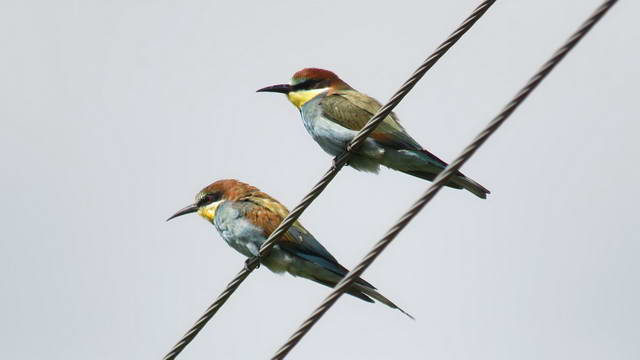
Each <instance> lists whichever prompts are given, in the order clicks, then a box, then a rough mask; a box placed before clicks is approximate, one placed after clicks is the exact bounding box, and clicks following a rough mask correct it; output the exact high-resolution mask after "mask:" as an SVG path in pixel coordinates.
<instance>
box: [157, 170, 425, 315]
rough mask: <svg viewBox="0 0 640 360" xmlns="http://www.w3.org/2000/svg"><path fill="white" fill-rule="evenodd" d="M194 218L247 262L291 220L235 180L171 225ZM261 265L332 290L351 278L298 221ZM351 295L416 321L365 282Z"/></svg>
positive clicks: (200, 197)
mask: <svg viewBox="0 0 640 360" xmlns="http://www.w3.org/2000/svg"><path fill="white" fill-rule="evenodd" d="M194 212H197V213H198V214H199V215H200V216H202V217H203V218H204V219H206V220H207V221H209V222H211V223H212V224H213V225H214V226H215V227H216V229H217V230H218V233H220V236H222V238H223V239H224V240H225V241H226V242H227V244H229V246H231V247H232V248H234V249H236V250H237V251H238V252H240V253H241V254H243V255H244V256H247V257H253V256H257V255H258V253H259V251H260V247H261V246H262V244H263V243H264V242H265V241H266V240H267V238H268V237H269V235H271V233H272V232H273V231H274V230H275V229H276V228H277V227H278V225H280V223H281V222H282V220H283V219H284V218H285V217H286V216H287V214H289V210H287V208H286V207H284V205H282V204H280V203H279V202H278V200H276V199H274V198H272V197H271V196H269V195H267V194H265V193H263V192H262V191H260V190H259V189H257V188H255V187H253V186H251V185H248V184H245V183H243V182H240V181H238V180H233V179H230V180H218V181H216V182H214V183H212V184H211V185H209V186H207V187H205V188H204V189H202V191H200V192H199V193H198V194H197V195H196V200H195V202H194V203H193V204H192V205H189V206H187V207H185V208H183V209H181V210H180V211H178V212H177V213H175V214H173V215H172V216H171V217H170V218H169V219H167V221H169V220H171V219H173V218H175V217H178V216H181V215H185V214H189V213H194ZM260 262H261V263H262V264H264V265H265V266H266V267H267V268H269V270H271V271H273V272H276V273H282V272H285V271H286V272H288V273H289V274H291V275H293V276H301V277H304V278H307V279H309V280H312V281H315V282H317V283H320V284H322V285H326V286H329V287H334V286H335V285H336V284H337V283H338V282H339V281H340V280H341V279H342V278H343V277H344V276H345V275H346V274H347V273H348V272H349V271H348V270H347V269H346V268H345V267H344V266H342V265H340V263H338V260H336V258H334V257H333V255H331V254H330V253H329V252H328V251H327V249H325V248H324V246H322V245H321V244H320V243H319V242H318V240H316V239H315V238H314V237H313V235H311V233H310V232H309V231H308V230H307V229H305V228H304V227H302V225H301V224H300V223H299V222H297V221H296V222H295V223H294V224H293V225H292V226H291V227H290V228H289V230H288V231H287V232H286V234H284V235H283V236H282V237H281V238H280V240H279V242H278V243H277V244H276V245H275V246H274V247H273V249H272V250H271V252H270V253H269V254H268V255H267V256H265V257H262V258H260ZM347 293H348V294H350V295H353V296H355V297H357V298H360V299H362V300H364V301H367V302H374V301H373V299H376V300H378V301H380V302H381V303H383V304H385V305H387V306H389V307H391V308H393V309H398V310H400V311H402V312H403V313H404V314H406V315H407V316H409V317H411V318H413V317H412V316H411V315H409V314H408V313H406V312H405V311H404V310H402V309H400V308H399V307H398V306H397V305H396V304H394V303H393V302H391V300H389V299H387V298H386V297H384V296H383V295H382V294H380V293H379V292H378V291H376V288H375V287H373V285H371V284H369V283H368V282H366V281H364V280H363V279H358V280H357V281H356V282H355V283H353V285H352V286H351V288H350V289H349V290H347ZM372 298H373V299H372Z"/></svg>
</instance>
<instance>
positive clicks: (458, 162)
mask: <svg viewBox="0 0 640 360" xmlns="http://www.w3.org/2000/svg"><path fill="white" fill-rule="evenodd" d="M616 2H617V0H609V1H605V2H604V3H603V4H602V5H601V6H600V7H599V8H598V9H597V10H596V11H595V12H594V13H593V14H592V15H591V16H590V17H589V18H588V19H587V20H586V21H585V22H584V23H583V24H582V25H581V26H580V28H579V29H578V30H577V31H576V32H575V33H574V34H573V35H572V36H571V37H570V38H569V39H568V40H567V41H566V42H565V43H564V45H562V47H561V48H560V49H558V50H557V51H556V52H555V53H554V54H553V56H552V57H551V59H549V60H548V61H547V62H546V63H545V64H544V65H543V66H542V68H540V70H539V71H538V72H537V73H536V74H535V75H534V76H533V77H532V78H531V79H530V80H529V81H528V82H527V84H526V85H525V86H524V87H523V88H522V89H521V90H520V91H519V92H518V93H517V94H516V96H515V97H514V98H513V99H512V100H511V101H510V102H509V103H508V104H507V106H505V107H504V109H503V110H502V111H501V112H500V114H498V116H496V117H495V118H494V119H493V120H491V122H489V124H488V125H487V127H486V128H485V129H484V130H483V131H482V132H481V133H480V134H479V135H478V136H476V138H475V139H474V140H473V141H472V142H471V144H470V145H469V146H467V147H466V148H465V149H464V150H463V151H462V153H461V154H460V155H459V156H458V157H457V158H456V159H455V160H454V161H453V162H452V163H451V164H449V166H447V167H446V168H445V170H444V171H442V172H441V173H440V174H439V175H438V176H437V177H436V178H435V179H434V181H433V184H431V186H429V188H428V189H427V191H426V192H425V193H424V194H423V195H422V197H420V199H418V200H417V201H416V202H415V203H414V204H413V206H411V208H410V209H409V210H408V211H407V212H406V213H405V214H404V215H403V216H402V217H401V218H400V220H398V221H397V222H396V224H395V225H393V226H392V227H391V229H390V230H389V231H388V232H387V233H386V234H385V235H384V237H383V238H382V240H380V241H378V243H377V244H376V245H375V246H374V247H373V249H372V250H371V251H370V252H369V253H368V254H367V255H366V256H365V257H364V258H363V259H362V261H361V262H360V263H359V264H358V265H357V266H356V267H355V268H354V269H353V270H351V271H350V272H349V273H348V274H347V275H346V276H345V277H344V278H343V279H342V280H341V281H340V282H339V283H338V284H337V285H336V286H335V288H334V290H333V291H332V292H331V294H329V296H327V297H326V298H325V299H324V301H322V303H321V304H320V306H318V308H317V309H316V310H315V311H314V312H313V313H312V314H311V316H309V318H307V320H305V321H304V322H303V323H302V325H300V327H299V328H298V329H297V330H296V331H295V332H294V333H293V335H292V336H291V337H290V338H289V340H287V342H286V343H285V344H284V345H283V346H282V347H281V348H280V349H279V350H278V351H277V352H276V354H275V355H274V356H273V357H272V360H281V359H284V358H285V357H286V356H287V354H288V353H289V352H290V351H291V350H292V349H293V348H294V347H295V346H296V344H298V342H299V341H300V340H301V339H302V338H303V337H304V335H305V334H306V333H307V332H308V331H309V330H310V329H311V328H312V327H313V325H315V323H316V322H318V320H319V319H320V318H321V317H322V315H324V313H325V312H327V310H329V309H330V308H331V306H333V304H334V303H335V302H336V301H337V300H338V298H339V297H340V296H341V295H342V294H344V292H345V291H346V290H347V289H348V288H349V287H350V286H351V284H352V283H353V282H354V281H356V280H357V279H358V278H359V277H360V275H362V273H363V272H364V271H365V270H366V269H367V268H368V267H369V265H371V263H373V261H374V260H375V259H376V258H377V257H378V255H380V254H381V253H382V251H384V249H385V248H386V247H387V246H388V245H389V244H390V243H391V241H393V239H395V237H396V236H397V235H398V233H400V231H402V229H404V228H405V226H407V224H408V223H409V222H410V221H411V220H412V219H413V218H414V217H415V216H416V215H417V214H418V213H419V212H420V210H422V208H424V206H425V205H426V204H427V203H429V201H430V200H431V199H432V198H433V197H434V196H435V195H436V194H437V193H438V191H440V189H441V188H442V186H443V185H444V184H445V183H446V182H447V181H448V179H449V178H450V177H451V176H452V175H453V174H455V173H456V171H458V170H459V169H460V167H462V165H464V163H465V162H467V160H469V158H471V156H473V154H474V153H475V152H476V150H478V148H480V146H482V144H483V143H484V142H485V141H486V140H487V139H488V138H489V137H490V136H491V135H492V134H493V133H494V132H495V131H496V130H497V129H498V128H499V127H500V125H502V123H504V121H505V120H507V119H508V118H509V116H510V115H511V114H512V113H513V112H514V111H515V110H516V109H517V108H518V106H520V104H522V102H523V101H524V100H525V99H526V98H527V97H528V96H529V94H531V92H532V91H533V90H534V89H535V88H536V87H537V86H538V85H539V84H540V82H541V81H542V80H543V79H544V78H545V77H546V76H547V75H548V74H549V72H551V70H553V68H554V67H555V66H556V65H557V64H558V63H559V62H560V61H561V60H562V59H563V58H564V57H565V55H567V53H568V52H569V51H570V50H571V49H572V48H573V47H574V46H575V45H576V44H577V43H578V42H579V41H580V40H581V39H582V38H583V37H584V36H585V35H586V34H587V32H589V30H591V28H592V27H593V26H594V25H595V24H596V23H597V22H598V20H600V19H601V18H602V16H604V14H605V13H606V12H607V11H608V10H609V9H610V8H611V7H612V6H613V5H614V4H615V3H616Z"/></svg>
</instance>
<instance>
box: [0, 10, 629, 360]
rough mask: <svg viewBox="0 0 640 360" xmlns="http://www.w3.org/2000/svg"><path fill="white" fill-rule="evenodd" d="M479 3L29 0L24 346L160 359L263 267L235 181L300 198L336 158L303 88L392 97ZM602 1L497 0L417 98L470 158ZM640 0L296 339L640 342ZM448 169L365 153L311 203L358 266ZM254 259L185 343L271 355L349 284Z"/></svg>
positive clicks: (597, 31) (7, 191)
mask: <svg viewBox="0 0 640 360" xmlns="http://www.w3.org/2000/svg"><path fill="white" fill-rule="evenodd" d="M478 3H479V1H470V0H468V1H416V2H402V1H393V2H387V3H377V4H375V3H373V2H371V1H358V2H353V1H335V2H334V1H323V2H313V1H305V2H303V1H286V2H285V1H268V2H266V1H265V2H253V3H250V2H240V1H233V2H229V1H227V2H221V1H188V2H185V1H180V2H179V1H109V2H105V1H56V2H52V1H23V0H20V1H8V0H5V1H3V2H2V11H0V43H1V44H2V56H1V57H0V79H1V81H0V96H1V98H2V106H0V119H1V124H2V130H1V131H0V158H1V161H2V168H3V171H2V177H1V178H0V182H1V185H2V189H3V191H2V204H1V205H0V219H2V220H1V221H2V227H1V230H0V238H1V240H0V274H1V275H0V279H1V282H2V283H1V289H2V290H1V291H2V296H1V297H0V308H1V309H2V310H1V316H2V321H1V322H0V338H1V339H2V340H1V343H2V354H3V357H5V358H10V359H44V358H47V359H159V358H161V357H162V356H163V355H164V353H166V351H168V350H169V349H170V348H171V347H172V346H173V345H174V343H175V342H176V341H177V340H178V339H179V338H180V337H181V336H182V335H183V333H184V332H185V331H186V330H187V329H188V328H189V327H190V326H191V325H192V324H193V322H194V321H195V320H196V319H197V318H198V317H199V316H200V315H201V314H202V312H203V311H204V310H205V308H206V307H207V306H208V305H209V304H210V303H211V302H212V301H213V299H214V298H215V297H216V296H217V295H218V294H219V292H220V291H221V290H222V289H223V288H224V286H225V285H226V284H227V282H228V281H229V280H231V278H232V277H233V276H234V275H235V274H236V273H237V271H239V270H240V268H241V267H242V265H243V261H244V259H243V257H242V256H241V255H239V254H237V253H236V252H234V251H233V250H232V249H231V248H229V247H228V246H227V245H226V244H225V243H224V242H223V241H222V240H221V238H220V237H219V236H218V234H217V233H216V231H215V229H214V228H213V227H212V226H211V225H210V224H207V223H206V222H204V221H202V219H200V218H198V217H197V216H191V217H183V218H180V219H177V220H175V221H172V222H170V223H165V222H164V220H165V219H166V218H167V217H168V216H169V215H171V214H173V213H174V212H175V211H176V210H178V209H180V208H181V207H183V206H185V205H187V204H189V203H191V201H192V199H193V196H194V195H195V194H196V193H197V192H198V191H199V190H200V189H201V188H202V187H204V186H205V185H207V184H209V183H210V182H212V181H214V180H216V179H222V178H238V179H241V180H243V181H246V182H249V183H251V184H253V185H256V186H258V187H260V188H261V189H262V190H264V191H266V192H268V193H269V194H271V195H273V196H274V197H276V198H278V199H279V200H280V201H282V202H283V203H284V204H286V205H288V206H289V207H293V206H294V205H295V204H296V203H297V202H298V201H299V200H300V199H301V198H302V196H303V195H304V194H305V193H306V192H307V191H308V190H309V189H310V188H311V186H312V184H314V183H315V182H316V181H317V180H318V179H319V178H320V176H321V175H322V174H323V172H324V171H325V170H326V169H327V168H328V167H329V165H330V157H329V156H328V155H326V154H325V153H324V152H322V151H321V149H320V148H319V147H318V146H317V144H315V143H314V142H313V141H312V140H311V138H310V137H309V136H308V135H307V133H306V132H305V130H304V128H303V126H302V123H301V121H300V119H299V114H298V113H297V111H296V110H295V109H294V108H293V107H292V106H291V104H289V103H288V102H287V100H286V99H285V98H284V96H282V95H276V94H256V93H255V90H256V89H258V88H260V87H263V86H266V85H272V84H276V83H282V82H287V81H288V79H289V78H290V76H291V74H293V72H295V71H296V70H299V69H301V68H303V67H308V66H317V67H324V68H328V69H332V70H334V71H336V72H337V73H338V74H339V75H341V77H342V78H343V79H345V80H346V81H347V82H348V83H350V84H351V85H352V86H353V87H355V88H357V89H360V90H362V91H365V92H366V93H368V94H370V95H372V96H374V97H377V98H378V99H379V100H380V101H383V102H384V101H386V100H387V99H388V98H389V96H391V94H392V93H393V92H394V91H395V90H396V89H397V88H398V87H399V86H400V84H401V83H402V82H403V81H404V80H405V79H406V78H407V77H408V76H409V74H410V73H411V72H412V71H413V70H414V69H415V68H416V67H417V66H418V65H419V64H420V62H421V61H422V60H423V59H424V58H425V57H426V56H428V55H429V54H430V53H431V51H432V50H433V49H435V48H436V47H437V45H438V44H440V42H442V41H443V40H444V39H445V38H446V37H447V36H448V35H449V33H450V32H451V31H452V30H453V29H454V28H455V27H456V26H458V25H459V24H460V22H461V21H462V20H463V19H464V18H465V17H466V16H468V14H470V13H471V11H472V10H473V9H474V8H475V6H476V5H477V4H478ZM599 3H600V1H596V0H589V1H551V0H545V1H535V2H534V1H499V2H498V3H497V4H496V5H495V6H494V7H493V8H492V9H490V10H489V12H488V13H487V14H486V15H485V16H484V18H482V19H481V20H480V21H479V22H478V24H477V25H476V26H475V27H474V28H472V29H471V31H470V32H469V33H468V34H467V35H465V36H464V38H463V39H462V40H461V41H460V42H459V43H458V45H456V46H455V47H454V48H453V49H452V50H451V51H450V52H449V53H448V54H447V55H446V56H445V57H444V58H443V59H442V60H441V61H440V62H439V63H438V64H437V65H436V66H435V67H434V68H433V69H432V70H431V71H430V72H429V74H428V75H427V76H426V77H425V78H424V79H423V80H422V82H420V83H419V84H418V86H417V87H416V88H415V89H414V90H413V92H412V93H411V94H410V95H409V96H407V97H406V99H405V100H404V101H403V102H402V103H401V104H400V105H399V106H398V107H397V109H396V112H397V114H398V115H399V117H400V118H401V120H403V123H404V124H405V126H406V127H407V128H408V130H409V131H410V132H411V134H412V135H413V136H414V137H415V138H416V139H417V140H418V141H420V142H421V143H422V144H423V145H424V146H425V147H426V148H428V149H430V150H431V151H433V152H434V153H436V154H438V155H439V156H440V157H442V158H444V159H446V160H451V159H453V157H454V156H456V155H457V154H458V152H459V151H460V150H461V149H462V147H463V146H465V145H466V144H467V143H468V142H469V141H470V140H471V139H472V137H473V136H474V135H476V133H477V132H478V131H479V130H480V129H481V128H482V127H483V126H484V125H485V124H486V123H487V122H488V121H489V120H490V119H491V118H492V117H493V116H494V115H495V114H497V113H498V111H499V110H500V109H501V108H502V106H504V105H505V104H506V103H507V101H508V100H509V99H510V97H511V96H513V95H514V94H515V92H516V91H517V90H518V89H519V88H520V87H521V86H523V85H524V83H525V82H526V80H527V79H528V78H529V77H530V76H531V75H532V74H533V73H534V71H535V70H537V69H538V67H539V66H540V65H541V64H542V63H543V62H544V61H545V60H546V59H547V58H548V57H549V56H550V55H551V53H552V52H553V51H554V50H555V49H556V48H557V47H558V46H559V45H560V44H561V43H562V42H563V41H564V40H565V39H566V38H567V37H568V36H569V35H570V33H571V32H573V31H574V30H575V29H576V28H577V27H578V26H579V24H580V23H581V22H582V21H583V20H584V19H586V18H587V16H588V15H589V14H591V12H592V11H593V10H594V9H595V8H596V7H597V6H598V5H599ZM638 12H640V5H639V4H638V3H637V2H634V1H621V2H620V4H619V5H617V6H616V7H614V8H613V9H612V10H611V12H610V13H609V14H608V15H607V16H606V17H605V18H604V19H603V21H602V22H601V23H599V24H598V25H597V26H596V27H595V28H594V30H593V31H592V32H591V33H590V34H589V35H588V36H587V37H586V38H585V39H584V41H583V42H582V43H580V44H579V45H578V47H577V48H576V49H575V51H574V52H572V53H571V54H569V56H568V58H566V60H565V61H564V62H563V63H561V64H560V66H559V67H558V68H557V69H556V70H555V71H554V72H553V73H552V74H551V75H550V76H549V78H548V79H547V80H546V81H545V82H544V83H543V84H542V85H541V86H540V87H539V88H538V90H536V91H535V92H534V94H533V95H532V96H531V97H530V98H529V99H528V100H527V101H526V102H525V103H524V105H523V106H522V107H521V108H520V109H518V111H517V112H516V113H515V114H514V115H513V117H512V118H511V119H510V120H509V122H507V123H506V125H505V126H504V127H503V128H501V129H500V130H499V132H498V133H497V134H496V135H495V137H493V138H491V139H490V140H489V141H488V143H487V144H486V146H484V147H483V148H482V149H481V150H480V151H479V152H478V153H477V154H476V156H475V157H474V158H473V159H472V160H471V161H470V162H469V163H468V164H467V165H466V166H465V168H464V169H463V170H464V172H465V173H466V174H468V175H469V176H471V177H473V178H475V179H476V180H478V181H479V182H480V183H482V184H483V185H485V186H487V187H488V188H489V189H491V190H492V194H491V195H490V197H489V199H488V200H485V201H483V200H479V199H477V198H475V197H474V196H472V195H471V194H469V193H466V192H462V191H456V190H451V189H446V190H443V191H442V192H441V193H440V195H438V196H437V197H436V198H435V199H434V201H433V202H432V204H430V205H429V206H428V207H427V208H426V209H425V210H424V211H423V212H422V213H421V214H420V215H419V217H417V218H416V220H415V221H414V222H413V223H412V224H411V225H410V226H409V227H408V228H407V229H406V231H404V232H403V233H402V234H401V235H400V236H399V237H398V238H397V240H396V242H395V243H393V244H392V245H391V246H390V247H389V248H388V250H387V251H386V252H385V253H384V254H383V255H382V256H381V257H380V258H379V260H378V261H377V262H376V263H374V265H373V266H372V267H371V268H370V270H368V271H367V272H366V274H365V278H366V279H368V280H369V281H371V282H373V283H374V284H375V285H376V286H378V287H379V288H380V290H381V291H382V292H383V293H384V294H386V295H387V296H388V297H390V298H391V299H393V300H394V301H396V302H397V303H398V304H399V305H401V306H402V307H404V308H405V309H407V310H408V311H409V312H411V313H412V314H413V315H415V317H416V318H417V320H416V321H411V320H409V319H407V318H406V317H405V316H403V315H402V314H401V313H399V312H397V311H393V310H390V309H388V308H386V307H385V306H383V305H380V304H375V305H371V304H367V303H363V302H361V301H359V300H357V299H354V298H351V297H344V298H342V299H341V300H340V301H339V302H338V303H337V304H336V306H335V307H334V308H333V309H332V310H331V311H330V312H329V313H328V314H327V315H326V316H325V317H324V318H323V319H322V320H321V321H320V323H319V324H318V325H317V326H316V327H315V328H314V329H313V330H312V331H311V333H309V335H308V336H307V337H306V338H305V339H304V340H303V341H302V343H300V345H299V347H297V348H296V349H295V350H294V351H293V352H292V353H291V358H293V359H390V358H403V359H521V360H522V359H638V358H640V336H639V335H640V331H639V329H638V323H640V310H639V309H638V304H639V303H640V291H639V290H638V284H640V276H639V274H640V264H639V262H638V255H639V254H640V244H639V238H638V225H639V220H638V209H637V201H638V199H639V196H640V190H638V189H639V185H638V184H639V183H640V170H638V166H637V164H638V158H639V155H640V145H638V141H637V139H638V132H639V130H640V126H639V125H638V119H639V117H638V114H639V111H638V106H637V104H638V90H637V84H638V82H639V81H640V72H639V70H638V59H639V55H640V51H639V48H638V44H639V41H640V28H638V26H637V14H638ZM427 186H428V183H426V182H424V181H422V180H420V179H416V178H412V177H409V176H407V175H404V174H400V173H396V172H393V171H389V170H384V171H382V172H381V174H380V175H379V176H374V175H370V174H366V173H358V172H356V171H354V170H353V169H350V168H345V169H344V170H343V171H342V172H341V173H340V174H339V175H338V177H337V178H336V179H335V181H334V182H333V183H332V184H331V185H330V186H329V188H328V189H327V191H326V192H325V193H324V194H323V195H322V196H321V197H320V198H319V199H318V200H317V201H316V202H315V203H314V204H313V205H312V206H311V207H310V208H309V209H308V211H307V212H306V213H305V214H304V215H303V216H302V219H301V220H302V222H303V224H305V225H306V227H307V228H309V229H310V230H311V231H312V232H313V233H314V234H315V236H316V237H317V238H318V239H319V240H320V241H321V242H323V243H324V244H325V245H326V246H327V248H329V249H330V250H331V251H332V252H333V254H334V255H335V256H336V257H337V258H338V259H339V260H340V261H341V262H342V263H343V264H344V265H345V266H347V267H351V266H353V265H355V264H356V263H357V262H358V261H359V260H360V259H361V257H362V256H363V255H364V254H365V252H366V251H368V250H369V249H370V248H371V246H372V245H373V243H374V241H376V240H378V239H379V238H380V237H381V236H382V234H383V233H384V232H385V231H386V230H387V229H388V228H389V226H390V225H391V224H392V223H393V222H394V221H395V220H396V219H397V218H398V217H399V216H400V215H401V213H402V212H403V211H405V210H406V209H407V208H408V207H409V205H410V204H411V202H412V201H413V200H414V199H415V198H417V197H418V196H419V195H420V194H421V193H422V192H423V191H424V190H425V189H426V187H427ZM328 291H329V290H328V289H327V288H324V287H322V286H319V285H317V284H314V283H311V282H309V281H305V280H303V279H295V278H292V277H290V276H288V275H286V276H277V275H274V274H272V273H270V272H269V271H268V270H267V269H265V268H260V269H259V270H258V271H256V272H255V273H254V274H253V275H252V276H251V277H250V278H249V279H248V280H247V281H246V282H245V283H244V284H243V285H242V287H241V288H240V289H239V290H238V291H237V293H236V294H235V296H233V298H232V299H231V300H230V301H229V302H228V303H227V305H226V306H225V307H224V308H223V309H222V311H220V313H219V314H218V315H217V316H216V317H215V318H214V320H213V321H212V322H211V323H210V324H209V325H208V326H207V327H206V328H205V330H204V331H203V332H202V333H201V334H200V335H199V336H198V337H197V338H196V339H195V341H194V342H193V343H192V344H191V345H190V346H189V347H188V348H187V349H186V351H185V352H184V353H183V355H182V356H181V357H180V358H181V359H260V358H268V357H269V356H270V355H271V354H273V352H274V351H275V350H276V349H277V347H278V346H280V345H281V344H282V343H283V342H284V341H285V340H286V338H287V337H288V336H289V335H290V334H291V333H292V331H293V330H294V328H295V327H297V326H298V325H299V324H300V322H301V321H302V320H303V318H304V317H306V316H307V315H309V313H310V312H311V311H312V309H313V308H315V307H316V306H317V305H318V304H319V302H320V301H321V300H322V299H323V298H324V296H326V295H327V294H328Z"/></svg>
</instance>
